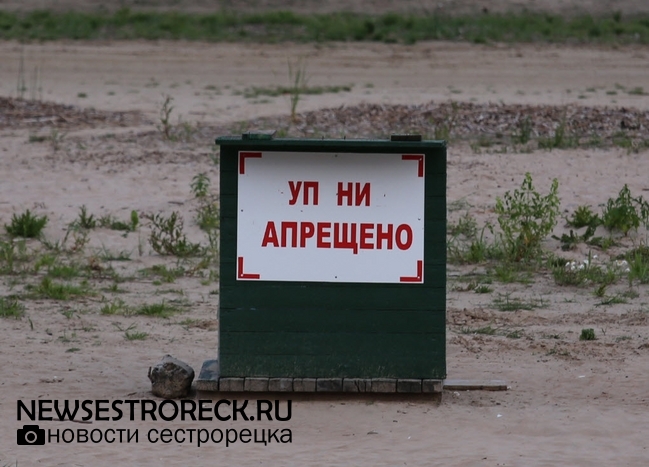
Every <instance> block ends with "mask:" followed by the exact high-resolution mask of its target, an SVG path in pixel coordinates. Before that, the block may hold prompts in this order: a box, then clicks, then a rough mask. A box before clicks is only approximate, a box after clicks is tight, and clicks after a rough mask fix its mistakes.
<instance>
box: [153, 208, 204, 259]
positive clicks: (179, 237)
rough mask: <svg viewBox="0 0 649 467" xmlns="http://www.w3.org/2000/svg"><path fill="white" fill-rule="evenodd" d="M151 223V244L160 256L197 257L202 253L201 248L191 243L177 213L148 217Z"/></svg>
mask: <svg viewBox="0 0 649 467" xmlns="http://www.w3.org/2000/svg"><path fill="white" fill-rule="evenodd" d="M147 219H148V220H149V221H150V222H151V234H150V235H149V243H150V244H151V248H153V251H155V252H156V253H158V254H159V255H174V256H181V257H186V256H195V255H197V254H198V253H200V251H201V246H200V245H199V244H197V243H191V242H190V241H189V240H187V236H186V235H185V233H184V232H183V220H182V218H181V217H180V216H179V214H178V213H177V212H176V211H173V212H172V213H171V215H170V216H168V217H165V216H163V215H162V214H155V215H151V216H148V217H147Z"/></svg>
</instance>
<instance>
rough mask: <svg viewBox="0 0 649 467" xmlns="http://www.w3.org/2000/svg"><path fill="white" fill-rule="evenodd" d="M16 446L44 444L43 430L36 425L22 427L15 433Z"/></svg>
mask: <svg viewBox="0 0 649 467" xmlns="http://www.w3.org/2000/svg"><path fill="white" fill-rule="evenodd" d="M16 435H17V438H18V446H28V445H30V444H35V445H43V444H45V430H44V429H42V428H39V426H38V425H23V427H22V428H19V429H18V430H17V432H16Z"/></svg>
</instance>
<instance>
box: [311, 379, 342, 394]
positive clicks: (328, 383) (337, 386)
mask: <svg viewBox="0 0 649 467" xmlns="http://www.w3.org/2000/svg"><path fill="white" fill-rule="evenodd" d="M316 391H318V392H343V379H342V378H318V381H317V383H316Z"/></svg>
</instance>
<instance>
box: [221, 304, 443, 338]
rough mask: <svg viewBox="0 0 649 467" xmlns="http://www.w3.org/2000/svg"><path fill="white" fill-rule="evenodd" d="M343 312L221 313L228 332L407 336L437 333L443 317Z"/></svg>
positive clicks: (269, 309) (435, 313) (438, 314)
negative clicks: (392, 334) (314, 332)
mask: <svg viewBox="0 0 649 467" xmlns="http://www.w3.org/2000/svg"><path fill="white" fill-rule="evenodd" d="M393 311H394V310H343V309H340V310H339V309H328V308H313V307H311V308H309V310H308V312H306V311H305V308H304V307H297V308H282V309H281V310H278V309H276V308H275V307H273V306H267V307H255V308H254V309H244V310H242V309H224V308H221V317H222V318H223V319H225V320H226V322H227V326H228V327H227V328H228V331H229V332H259V333H263V332H304V330H305V329H312V330H317V331H318V332H323V333H327V332H328V333H331V332H346V333H373V334H378V333H385V332H386V329H389V330H390V333H397V334H398V333H401V334H403V333H411V334H430V333H435V332H439V330H440V328H442V327H443V326H444V325H445V320H446V316H445V314H444V313H443V312H440V311H403V310H400V311H399V312H398V313H394V312H393Z"/></svg>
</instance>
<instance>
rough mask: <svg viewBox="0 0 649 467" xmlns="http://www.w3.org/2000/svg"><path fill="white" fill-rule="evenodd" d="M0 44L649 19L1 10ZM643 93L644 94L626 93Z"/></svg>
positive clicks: (646, 24)
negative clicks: (10, 40) (3, 42)
mask: <svg viewBox="0 0 649 467" xmlns="http://www.w3.org/2000/svg"><path fill="white" fill-rule="evenodd" d="M0 39H4V40H7V39H14V40H40V41H42V40H59V39H84V40H87V39H149V40H159V39H171V40H180V39H182V40H206V41H259V42H262V41H263V42H281V41H302V42H313V41H380V42H402V43H414V42H416V41H422V40H456V41H470V42H474V43H487V42H492V41H497V42H502V41H504V42H535V41H546V42H597V43H644V44H646V43H648V42H649V17H647V16H642V15H634V16H631V17H624V18H623V17H622V15H620V14H619V13H615V14H612V15H610V16H604V17H592V16H590V15H582V16H576V17H572V18H562V17H561V16H558V15H552V14H544V13H532V12H523V13H520V14H513V13H509V14H484V15H476V16H444V15H435V14H425V15H412V14H399V13H387V14H383V15H378V16H371V15H366V14H356V13H327V14H311V15H300V14H296V13H292V12H288V11H273V12H263V13H237V12H234V11H219V12H215V13H210V14H198V13H196V14H194V13H180V12H174V11H167V12H142V11H131V10H129V9H128V8H124V9H121V10H119V11H117V12H115V13H112V14H111V13H108V12H74V11H70V12H65V13H58V12H51V11H43V10H40V11H32V12H27V13H13V12H7V11H4V12H0ZM633 92H636V93H640V92H642V93H644V91H643V90H641V89H638V90H633Z"/></svg>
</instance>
